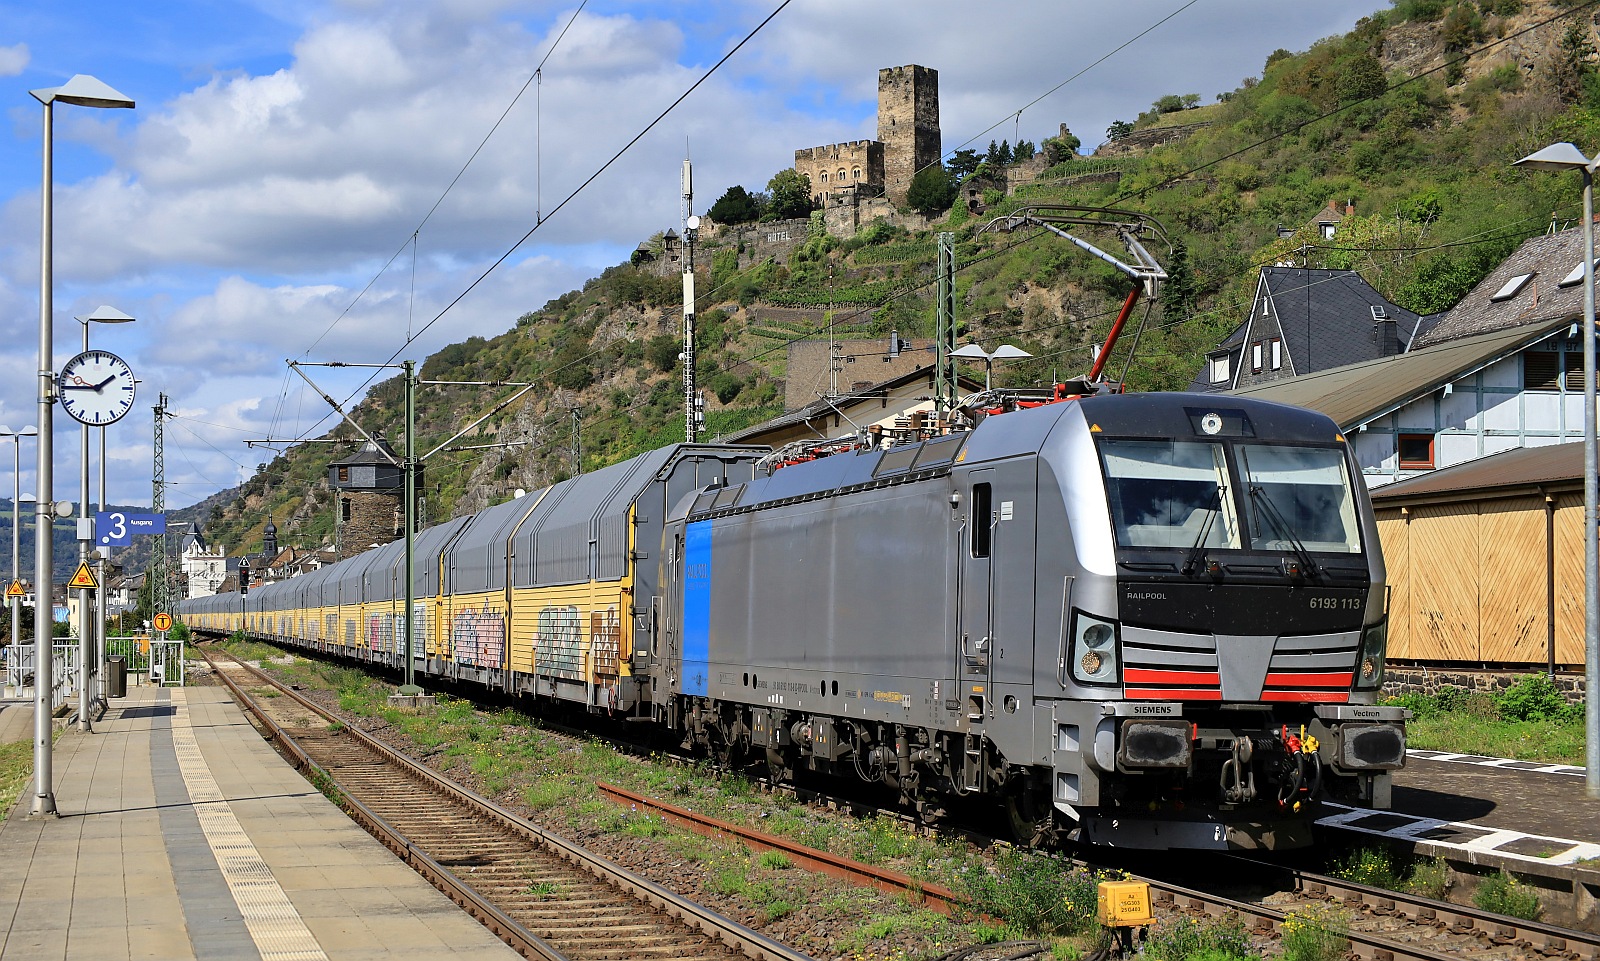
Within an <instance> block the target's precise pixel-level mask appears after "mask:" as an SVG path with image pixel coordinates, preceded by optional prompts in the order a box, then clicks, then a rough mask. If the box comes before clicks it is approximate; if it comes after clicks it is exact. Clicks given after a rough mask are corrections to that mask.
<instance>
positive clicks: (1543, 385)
mask: <svg viewBox="0 0 1600 961" xmlns="http://www.w3.org/2000/svg"><path fill="white" fill-rule="evenodd" d="M1563 385H1565V386H1564V387H1563ZM1522 387H1523V389H1524V390H1552V391H1560V390H1563V389H1564V390H1567V391H1569V392H1572V393H1578V392H1581V391H1582V390H1583V355H1582V354H1581V353H1579V352H1577V351H1575V350H1569V351H1554V350H1530V351H1525V352H1524V353H1523V355H1522Z"/></svg>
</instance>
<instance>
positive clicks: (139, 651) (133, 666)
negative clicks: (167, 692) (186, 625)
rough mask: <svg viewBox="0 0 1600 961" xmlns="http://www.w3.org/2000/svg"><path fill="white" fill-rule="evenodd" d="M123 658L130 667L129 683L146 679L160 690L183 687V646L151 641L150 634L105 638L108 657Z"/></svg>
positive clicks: (156, 639)
mask: <svg viewBox="0 0 1600 961" xmlns="http://www.w3.org/2000/svg"><path fill="white" fill-rule="evenodd" d="M112 655H120V656H121V657H122V658H123V659H124V662H125V663H126V664H127V666H128V678H129V683H133V682H134V681H133V679H134V678H143V679H144V683H147V684H154V685H155V686H157V687H182V686H183V682H184V679H185V677H186V674H185V671H184V663H183V642H182V641H166V640H160V639H158V638H151V637H150V636H149V635H148V634H139V635H132V636H124V637H108V638H106V656H107V657H111V656H112Z"/></svg>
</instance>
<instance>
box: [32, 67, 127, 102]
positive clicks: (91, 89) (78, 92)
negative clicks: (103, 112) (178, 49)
mask: <svg viewBox="0 0 1600 961" xmlns="http://www.w3.org/2000/svg"><path fill="white" fill-rule="evenodd" d="M28 92H29V93H31V94H33V99H35V100H37V101H39V102H40V103H42V104H51V103H58V102H59V103H70V104H73V105H75V106H79V107H126V108H129V109H132V107H133V98H132V97H128V96H125V95H124V94H122V93H120V92H118V91H116V90H114V89H112V88H111V87H109V86H107V85H106V84H104V83H102V82H100V81H99V80H96V79H95V78H94V77H91V76H89V75H88V74H85V73H80V74H78V75H77V76H75V77H73V78H72V79H71V80H68V81H67V82H66V83H64V84H62V85H61V86H59V87H42V88H40V89H38V90H30V91H28Z"/></svg>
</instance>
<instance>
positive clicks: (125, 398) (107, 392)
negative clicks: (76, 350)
mask: <svg viewBox="0 0 1600 961" xmlns="http://www.w3.org/2000/svg"><path fill="white" fill-rule="evenodd" d="M56 391H57V393H58V394H59V395H60V398H61V409H62V410H64V411H66V412H67V413H68V414H69V415H71V416H72V418H73V419H74V420H76V421H78V422H80V423H84V424H88V425H90V426H92V427H101V426H104V425H106V424H114V423H116V422H117V421H119V420H121V419H122V416H123V415H124V414H126V413H127V412H128V411H130V410H132V409H133V391H134V377H133V371H132V369H130V368H129V367H128V364H127V362H126V361H124V360H123V359H122V358H121V357H118V356H117V355H116V354H113V353H111V352H110V351H106V350H86V351H84V352H83V353H81V354H79V355H78V356H76V357H74V358H72V359H71V360H69V361H67V365H66V366H65V367H63V368H61V376H60V377H58V378H56Z"/></svg>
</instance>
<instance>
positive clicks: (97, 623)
mask: <svg viewBox="0 0 1600 961" xmlns="http://www.w3.org/2000/svg"><path fill="white" fill-rule="evenodd" d="M75 319H76V320H77V321H78V323H80V324H82V325H83V352H84V353H88V352H89V325H90V324H131V323H133V318H132V317H130V316H128V315H127V314H125V313H123V312H122V311H120V310H118V309H117V308H115V307H107V306H104V305H101V306H99V307H96V308H95V309H94V310H93V311H91V312H90V313H89V314H88V315H87V316H84V317H78V318H75ZM105 436H106V429H105V428H104V427H101V428H100V441H101V443H102V445H103V444H104V442H105ZM100 470H101V474H100V500H101V502H102V504H103V503H104V501H105V497H106V492H105V486H106V479H105V451H104V450H103V449H102V450H101V452H100ZM92 516H93V515H91V514H90V513H89V425H88V424H79V425H78V563H80V564H87V563H89V554H90V552H91V551H93V550H94V535H93V533H92V525H91V524H90V523H89V519H90V517H92ZM105 587H106V585H105V568H104V567H102V568H101V569H100V586H99V588H98V590H97V591H96V592H91V591H90V590H89V588H87V587H84V588H79V589H78V730H80V731H92V730H94V725H93V724H92V723H91V722H90V720H89V708H90V706H91V704H92V703H93V701H94V700H95V696H94V695H93V694H92V693H91V692H90V691H89V682H90V676H91V674H94V675H98V674H99V672H98V671H92V670H91V669H90V665H91V664H94V663H98V661H97V658H98V657H99V656H100V651H101V647H100V645H101V641H102V637H103V635H104V627H105V596H106V595H105ZM92 593H98V595H99V597H98V598H97V599H96V600H95V602H94V607H95V617H94V618H93V619H91V618H90V617H89V598H90V595H91V594H92Z"/></svg>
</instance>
